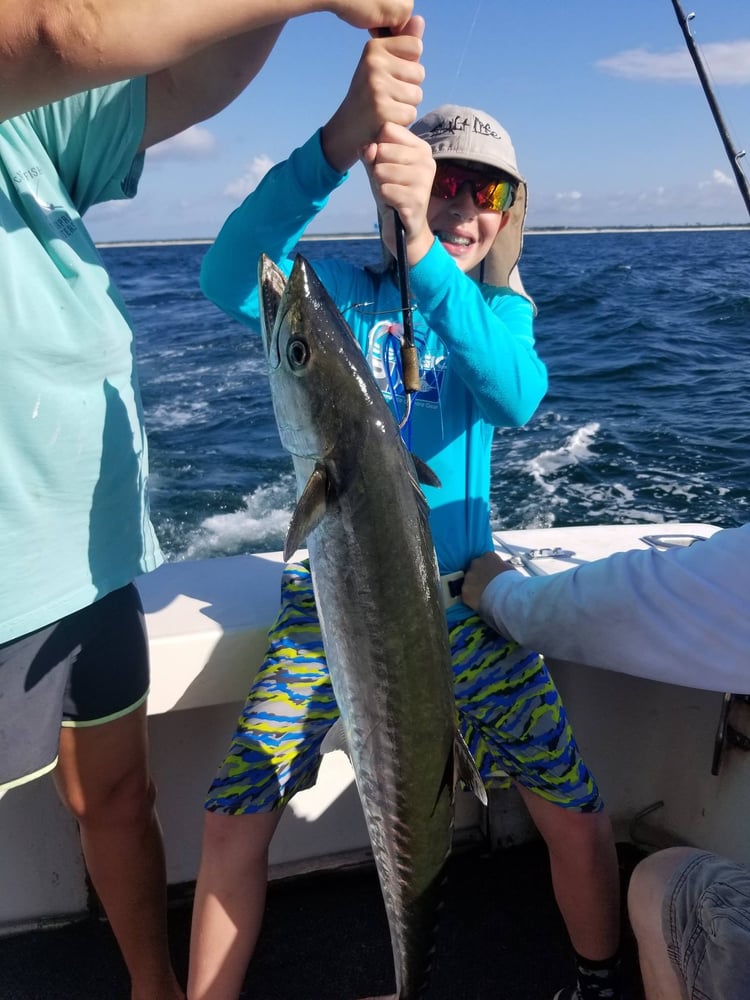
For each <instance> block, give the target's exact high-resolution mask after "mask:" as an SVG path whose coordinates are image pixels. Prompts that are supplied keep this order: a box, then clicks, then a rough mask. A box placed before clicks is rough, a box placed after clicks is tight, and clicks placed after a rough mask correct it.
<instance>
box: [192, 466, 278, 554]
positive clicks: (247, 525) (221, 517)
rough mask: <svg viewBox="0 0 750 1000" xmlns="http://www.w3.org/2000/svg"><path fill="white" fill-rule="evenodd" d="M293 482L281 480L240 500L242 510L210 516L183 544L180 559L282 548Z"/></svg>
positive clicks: (260, 488) (262, 487) (260, 487)
mask: <svg viewBox="0 0 750 1000" xmlns="http://www.w3.org/2000/svg"><path fill="white" fill-rule="evenodd" d="M294 495H295V494H294V478H293V477H292V476H286V477H283V478H282V479H281V480H279V481H278V482H276V483H273V484H271V485H269V486H259V487H258V488H257V489H256V490H254V491H253V492H252V493H250V494H248V495H247V496H245V497H243V501H244V507H242V508H241V509H240V510H236V511H230V512H228V513H226V514H212V515H211V516H210V517H207V518H206V519H205V520H204V521H202V522H201V524H200V525H199V527H198V528H197V529H196V530H195V531H194V532H192V533H191V535H190V537H189V538H188V540H187V544H186V546H185V549H184V551H183V552H182V553H181V555H180V558H182V559H206V558H210V557H212V556H223V555H237V554H239V553H243V552H259V551H269V550H278V549H282V548H283V547H284V538H285V537H286V532H287V528H288V527H289V520H290V518H291V516H292V506H293V503H294Z"/></svg>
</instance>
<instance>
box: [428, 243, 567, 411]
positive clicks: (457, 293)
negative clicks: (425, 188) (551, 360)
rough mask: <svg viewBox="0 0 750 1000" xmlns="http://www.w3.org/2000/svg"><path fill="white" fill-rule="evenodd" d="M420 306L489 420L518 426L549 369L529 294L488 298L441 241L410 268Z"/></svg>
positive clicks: (533, 408) (541, 394) (543, 386)
mask: <svg viewBox="0 0 750 1000" xmlns="http://www.w3.org/2000/svg"><path fill="white" fill-rule="evenodd" d="M410 280H411V287H412V292H413V293H414V296H415V298H416V300H417V302H418V304H419V310H420V312H421V313H422V315H423V316H424V317H425V319H426V320H427V322H428V324H429V325H430V327H431V328H432V329H433V330H434V331H435V333H436V334H437V335H438V336H439V337H440V339H441V340H442V341H443V343H444V344H445V345H446V347H447V348H448V349H449V351H450V355H451V363H452V365H453V366H454V369H455V371H456V372H457V373H458V374H459V375H460V376H461V378H462V379H463V381H464V382H465V384H466V385H467V386H468V387H469V388H470V390H471V392H472V394H473V395H474V397H475V399H476V400H477V403H478V405H479V406H480V408H481V410H482V414H483V416H484V418H485V420H487V422H488V423H490V424H492V425H493V426H495V427H504V426H518V427H520V426H521V425H522V424H524V423H526V421H527V420H529V419H530V418H531V417H532V416H533V414H534V412H535V411H536V408H537V407H538V406H539V403H540V402H541V400H542V398H543V397H544V394H545V393H546V391H547V369H546V366H545V365H544V362H543V361H542V360H541V358H540V357H539V356H538V354H537V353H536V349H535V346H534V331H533V325H534V310H533V307H532V305H531V303H530V302H529V301H528V299H526V298H524V297H523V296H521V295H516V294H514V293H513V292H510V291H506V290H501V291H498V292H497V293H495V294H492V295H490V296H489V297H488V298H485V295H484V294H483V292H482V291H481V290H480V288H479V286H478V285H477V284H476V283H475V282H474V281H473V280H472V279H471V278H469V277H468V276H467V275H465V274H464V273H463V272H462V271H461V270H460V269H459V268H458V267H456V264H455V261H454V260H453V259H452V258H451V257H450V255H449V254H448V253H447V252H446V251H445V249H444V248H443V247H442V246H441V245H440V243H439V242H437V241H435V242H434V244H433V246H432V248H431V249H430V251H429V253H427V254H426V256H425V257H423V258H422V260H421V261H420V262H419V263H418V264H417V265H416V266H414V267H412V268H411V269H410Z"/></svg>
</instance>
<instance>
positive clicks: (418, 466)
mask: <svg viewBox="0 0 750 1000" xmlns="http://www.w3.org/2000/svg"><path fill="white" fill-rule="evenodd" d="M411 458H412V461H413V462H414V471H415V472H416V473H417V481H418V482H420V483H422V485H423V486H435V487H436V488H438V489H439V488H440V487H441V486H442V485H443V484H442V483H441V482H440V480H439V479H438V477H437V476H436V475H435V473H434V472H433V471H432V469H431V468H430V467H429V465H428V464H427V462H423V461H422V459H421V458H420V457H419V456H418V455H415V454H414V453H413V452H411Z"/></svg>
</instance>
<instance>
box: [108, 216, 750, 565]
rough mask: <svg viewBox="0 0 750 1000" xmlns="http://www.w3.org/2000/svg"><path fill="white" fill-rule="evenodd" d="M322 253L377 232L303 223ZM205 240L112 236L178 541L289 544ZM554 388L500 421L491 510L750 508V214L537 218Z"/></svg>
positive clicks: (699, 515) (539, 516)
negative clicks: (589, 220) (126, 243)
mask: <svg viewBox="0 0 750 1000" xmlns="http://www.w3.org/2000/svg"><path fill="white" fill-rule="evenodd" d="M300 249H301V250H302V251H303V252H304V253H305V254H306V256H307V257H308V258H309V259H310V260H311V261H313V262H314V261H315V260H316V259H320V258H321V257H324V256H331V255H333V256H338V257H340V256H346V257H348V258H350V259H352V260H353V261H355V262H357V263H360V264H365V263H370V262H376V261H377V260H378V259H379V245H378V242H377V241H376V240H366V239H362V240H312V239H311V240H305V241H303V243H302V244H301V247H300ZM205 250H206V247H205V246H202V245H181V244H173V245H162V246H144V247H121V248H116V247H109V248H104V249H103V250H102V254H103V257H104V260H105V262H106V264H107V266H108V267H109V269H110V272H111V274H112V276H113V278H114V279H115V281H116V282H117V284H118V285H119V287H120V289H121V291H122V293H123V294H124V297H125V300H126V302H127V304H128V307H129V309H130V312H131V315H132V319H133V323H134V327H135V331H136V350H137V357H138V360H139V373H140V380H141V389H142V394H143V401H144V409H145V417H146V424H147V427H148V431H149V443H150V456H151V497H152V516H153V520H154V523H155V526H156V529H157V531H158V534H159V537H160V539H161V541H162V545H163V547H164V549H165V552H166V553H167V556H168V558H170V559H184V558H204V557H209V556H218V555H231V554H237V553H242V552H258V551H264V550H274V549H280V548H282V547H283V539H284V535H285V533H286V527H287V524H288V521H289V517H290V514H291V510H292V508H293V504H294V490H295V486H294V478H293V475H292V468H291V460H290V459H289V457H288V455H287V454H286V453H285V452H284V451H283V450H282V448H281V446H280V444H279V441H278V436H277V432H276V424H275V421H274V416H273V411H272V408H271V401H270V394H269V389H268V382H267V377H266V374H265V361H264V356H263V349H262V345H261V343H260V338H259V337H257V336H256V335H253V334H252V333H251V332H250V331H248V330H246V329H245V328H243V327H242V326H240V325H239V324H238V323H236V322H234V321H233V320H231V319H230V318H229V317H227V316H226V315H224V314H223V313H222V312H221V311H220V310H218V309H217V308H216V307H215V306H213V305H212V304H211V303H210V302H208V301H207V300H206V299H204V298H203V296H202V295H201V292H200V289H199V287H198V273H199V268H200V261H201V258H202V256H203V254H204V253H205ZM522 273H523V277H524V283H525V285H526V288H527V290H528V291H529V293H530V294H531V295H533V297H534V299H535V301H536V304H537V307H538V310H539V313H538V317H537V321H536V337H537V346H538V350H539V353H540V355H541V356H542V357H543V358H544V360H545V362H546V363H547V366H548V368H549V373H550V389H549V392H548V394H547V396H546V398H545V399H544V400H543V402H542V404H541V406H540V407H539V409H538V411H537V413H536V414H535V416H534V417H533V419H532V420H531V421H530V422H529V423H528V424H527V425H526V426H525V427H523V428H521V429H500V430H498V431H497V432H496V437H495V443H494V448H493V464H492V472H493V474H492V517H493V525H494V527H495V528H498V529H499V528H504V529H515V528H525V527H531V526H542V527H553V526H564V525H575V524H596V523H599V522H610V523H619V524H622V523H628V522H631V523H632V522H661V521H670V520H680V521H708V522H711V523H714V524H718V525H721V526H723V527H731V526H733V525H738V524H741V523H743V522H745V521H747V520H748V519H749V514H750V510H749V508H750V463H749V462H748V455H750V230H739V231H728V230H724V231H708V230H692V231H680V232H656V231H654V232H616V233H581V234H552V235H545V234H534V233H532V234H529V235H528V236H527V238H526V244H525V249H524V255H523V266H522Z"/></svg>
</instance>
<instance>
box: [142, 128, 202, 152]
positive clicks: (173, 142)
mask: <svg viewBox="0 0 750 1000" xmlns="http://www.w3.org/2000/svg"><path fill="white" fill-rule="evenodd" d="M215 149H216V137H215V136H214V134H213V132H210V131H209V130H208V129H207V128H203V127H202V126H201V125H192V126H191V127H190V128H188V129H185V131H184V132H179V133H178V134H177V135H173V136H172V138H171V139H165V140H164V142H158V143H157V144H156V145H155V146H152V147H151V148H150V149H149V151H148V157H149V160H152V159H154V158H156V159H160V160H196V159H202V158H203V157H205V156H210V155H211V154H212V153H213V152H214V150H215Z"/></svg>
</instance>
